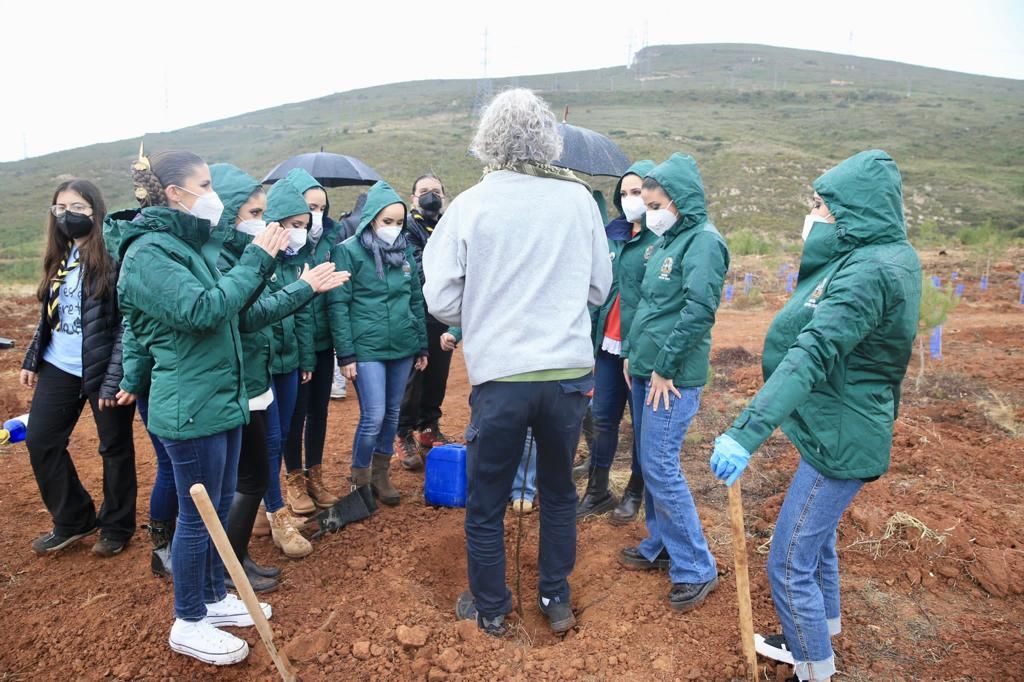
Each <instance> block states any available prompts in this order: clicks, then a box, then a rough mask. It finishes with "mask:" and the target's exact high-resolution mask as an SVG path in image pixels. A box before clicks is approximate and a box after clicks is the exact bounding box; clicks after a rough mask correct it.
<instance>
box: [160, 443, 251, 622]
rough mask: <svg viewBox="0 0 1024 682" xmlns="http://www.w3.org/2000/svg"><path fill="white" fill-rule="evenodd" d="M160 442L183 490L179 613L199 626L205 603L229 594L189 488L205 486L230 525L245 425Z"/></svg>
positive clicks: (174, 549) (174, 559) (176, 556)
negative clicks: (220, 431) (214, 433)
mask: <svg viewBox="0 0 1024 682" xmlns="http://www.w3.org/2000/svg"><path fill="white" fill-rule="evenodd" d="M160 442H162V443H163V446H164V448H166V449H167V454H168V456H169V457H170V458H171V464H172V465H173V466H174V482H175V485H176V486H177V489H178V524H177V527H176V528H175V529H174V542H172V543H171V567H172V570H173V573H174V615H175V616H177V617H178V618H181V619H182V620H187V621H193V622H195V621H199V620H202V619H203V618H205V617H206V604H212V603H214V602H217V601H220V600H221V599H223V598H224V596H225V595H226V594H227V591H226V590H225V589H224V564H223V563H221V560H220V555H218V554H217V550H216V549H215V548H214V546H213V542H212V541H211V540H210V534H209V532H207V530H206V526H205V525H204V524H203V519H202V517H201V516H199V510H198V509H196V504H195V502H193V501H192V496H191V495H189V489H190V488H191V487H192V486H193V485H194V484H196V483H202V484H203V485H204V486H206V492H207V493H209V495H210V500H211V501H212V502H213V506H214V507H215V508H216V510H217V516H218V517H220V522H221V525H225V526H226V525H227V521H228V510H229V509H230V508H231V498H233V497H234V496H235V484H236V481H237V477H238V455H239V452H240V451H241V448H242V427H240V426H236V427H235V428H233V429H231V430H230V431H225V432H224V433H218V434H216V435H214V436H205V437H203V438H193V439H190V440H171V439H169V438H161V439H160Z"/></svg>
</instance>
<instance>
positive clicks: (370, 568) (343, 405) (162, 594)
mask: <svg viewBox="0 0 1024 682" xmlns="http://www.w3.org/2000/svg"><path fill="white" fill-rule="evenodd" d="M1019 260H1020V259H1019V258H1018V261H1019ZM940 263H941V267H942V268H947V267H952V266H951V265H950V263H946V262H944V261H941V260H940V259H932V260H931V263H930V265H932V266H933V269H934V271H935V272H937V273H938V274H943V273H942V271H941V270H939V269H938V268H939V264H940ZM750 265H752V267H756V265H753V264H750ZM961 265H962V263H961ZM1018 265H1019V263H1018ZM1016 272H1017V268H1016V267H1014V266H1013V265H1012V264H1009V263H1007V264H1006V265H1005V266H1003V267H1002V268H1001V270H999V271H998V272H996V273H994V274H993V276H992V278H991V288H990V291H989V292H988V293H986V294H984V295H982V294H980V292H978V291H977V288H978V287H977V282H976V280H975V279H972V278H971V276H970V275H969V274H968V273H966V272H964V271H962V272H961V274H962V276H964V277H966V278H967V292H968V293H967V296H966V298H965V301H964V302H963V303H962V304H961V305H960V307H959V308H958V309H957V310H956V311H954V313H953V314H952V317H951V319H950V320H949V322H948V323H947V325H946V338H945V347H944V353H945V357H944V359H943V360H942V361H941V362H936V363H930V364H929V366H928V369H927V372H926V374H925V377H924V380H923V381H922V382H921V386H920V388H919V389H917V388H915V382H914V377H915V374H916V367H917V365H916V363H917V358H916V356H915V358H914V360H913V363H912V365H911V372H910V375H909V377H908V380H907V382H906V385H905V387H904V403H903V408H902V410H901V415H900V419H899V422H898V424H897V428H896V434H895V447H894V450H893V466H892V469H891V470H890V472H889V473H888V474H887V475H886V476H884V477H883V478H882V479H880V480H879V481H877V482H875V483H871V484H869V485H867V486H865V488H864V489H863V491H862V492H861V493H860V495H859V496H858V497H857V499H856V500H855V501H854V504H853V505H852V507H851V509H850V510H849V512H848V514H847V515H846V516H845V517H844V520H843V523H842V524H841V526H840V534H839V535H840V539H839V545H840V555H841V562H842V576H843V596H844V605H843V619H844V630H843V633H842V635H841V636H840V637H838V638H837V639H836V640H835V645H836V652H837V663H838V667H839V670H840V674H839V676H838V679H848V680H881V679H885V680H888V679H899V680H911V679H914V680H918V679H921V680H995V679H998V680H1009V679H1024V673H1022V672H1021V661H1022V660H1024V596H1022V595H1024V540H1022V538H1024V503H1022V498H1024V469H1022V462H1024V459H1022V455H1024V441H1022V439H1021V437H1022V436H1024V410H1022V407H1021V406H1022V405H1024V344H1022V343H1021V339H1022V338H1024V307H1022V306H1019V305H1018V304H1017V303H1016V295H1017V290H1016V277H1017V274H1016ZM762 277H763V279H764V281H765V282H766V283H768V284H770V286H767V285H766V286H765V287H764V289H765V291H766V303H765V304H764V305H763V306H759V307H758V306H755V307H752V308H749V309H744V310H740V309H739V308H740V306H737V305H732V306H725V308H724V309H723V310H722V312H721V314H720V316H719V322H718V324H717V326H716V328H715V350H714V355H713V359H714V362H713V365H714V370H715V376H714V380H713V382H712V383H711V385H709V386H708V388H707V389H706V390H705V393H704V403H703V406H702V408H701V412H700V414H699V415H698V417H697V419H696V420H695V422H694V425H693V427H692V429H691V432H690V434H689V436H688V437H687V441H686V444H685V446H684V448H683V452H682V455H681V460H682V462H683V467H684V470H685V472H686V475H687V477H688V479H689V482H690V485H691V487H692V489H693V492H694V495H695V497H696V500H697V504H698V507H699V509H700V514H701V518H702V520H703V522H704V528H705V532H706V533H707V536H708V539H709V542H710V544H711V547H712V551H713V552H714V554H715V556H716V559H717V560H718V564H719V567H720V570H721V571H722V574H723V579H722V582H721V585H720V587H719V589H718V590H717V591H716V592H715V593H713V594H712V595H711V596H710V597H709V598H708V600H707V602H706V603H705V605H704V606H703V607H701V608H700V609H698V610H696V611H693V612H690V613H687V614H682V615H680V614H677V613H675V612H673V611H671V610H670V609H668V608H667V605H666V601H665V597H666V594H667V592H668V589H669V584H668V581H667V578H666V576H665V575H664V574H651V573H637V572H630V571H626V570H624V569H622V568H621V567H620V566H619V565H618V564H617V562H616V558H615V557H616V553H617V552H618V550H619V549H620V548H622V547H625V546H627V545H630V544H635V543H636V542H637V541H638V540H639V539H640V538H642V537H643V535H644V528H643V525H642V523H640V522H637V523H635V524H633V525H632V526H629V527H627V528H615V527H612V526H611V525H609V524H608V523H607V522H606V521H605V520H603V519H595V520H592V521H588V522H586V523H583V524H581V526H580V532H579V558H578V561H577V565H576V571H575V572H574V574H573V576H572V579H571V582H572V588H573V601H574V607H575V609H576V611H577V614H578V617H579V626H578V627H577V628H576V630H574V631H572V632H570V633H569V634H568V636H566V637H565V638H564V639H563V638H560V637H555V636H553V635H552V634H551V633H550V632H549V631H547V630H546V628H545V625H544V622H543V620H542V617H541V616H540V614H539V612H538V611H537V608H536V606H535V589H536V570H535V562H536V541H537V534H538V527H537V520H538V519H537V516H536V514H534V515H532V516H529V517H526V519H525V521H524V523H523V548H524V552H523V554H524V556H523V560H522V596H523V602H524V603H523V610H524V612H525V614H524V619H523V620H522V621H521V627H519V628H518V629H517V633H516V635H515V636H514V637H513V638H511V639H509V640H505V641H495V640H491V639H486V638H483V637H481V636H480V635H479V634H478V633H477V632H475V631H474V630H473V629H472V628H469V629H468V630H467V629H465V628H459V627H457V626H456V623H455V622H454V618H453V605H454V602H455V597H456V596H457V595H458V593H459V592H460V591H461V590H463V589H464V588H465V585H466V577H465V562H466V560H465V550H464V543H463V533H462V521H463V514H462V512H461V511H460V510H447V509H434V508H431V507H428V506H426V505H425V504H424V503H423V501H422V477H421V475H417V474H410V473H406V472H404V471H401V470H399V469H398V468H397V467H396V469H395V471H394V478H395V480H396V483H397V485H398V487H399V488H400V489H401V490H402V491H403V493H404V498H403V503H402V505H401V506H400V507H398V508H397V509H384V510H383V511H382V512H381V513H379V514H378V515H376V516H375V517H374V518H372V519H371V520H369V521H368V522H366V523H363V524H359V525H355V526H351V527H349V528H346V529H345V530H343V531H342V532H340V533H338V534H335V535H332V536H329V537H327V538H325V539H322V540H319V541H316V542H315V546H316V551H315V552H314V554H313V555H312V556H310V557H309V558H307V559H305V560H302V561H297V562H291V561H287V560H283V559H281V558H280V556H279V555H278V554H277V553H276V551H275V550H274V548H273V546H272V545H271V544H270V541H269V539H256V540H254V543H253V552H254V554H255V555H256V557H257V558H258V559H261V560H263V561H266V562H274V563H277V564H280V565H283V566H284V570H285V573H284V580H283V583H282V587H281V589H280V590H279V591H278V592H276V593H274V594H272V595H269V599H268V601H270V602H271V603H272V604H273V607H274V618H273V621H272V625H273V628H274V636H275V641H276V642H277V643H278V645H279V646H282V647H283V648H284V650H285V651H286V652H287V653H288V655H289V656H290V657H291V659H292V661H293V662H294V664H295V667H296V668H297V670H298V671H299V673H300V674H301V676H302V677H303V679H306V680H317V679H324V680H326V679H333V680H336V679H344V680H349V679H380V680H394V679H420V680H422V679H429V680H440V679H450V680H460V679H465V680H473V679H522V680H526V679H529V680H571V679H578V680H618V679H655V680H687V679H691V680H692V679H700V680H727V679H737V678H741V677H742V675H743V672H744V665H743V662H742V655H741V653H740V650H739V645H738V638H739V635H738V626H737V617H736V596H735V589H734V586H735V582H734V580H733V577H732V564H733V561H732V547H731V545H730V533H729V526H728V519H727V514H726V501H725V500H726V496H725V491H724V489H723V488H722V487H721V486H720V485H717V484H716V483H715V481H714V480H713V478H712V477H711V475H710V472H709V471H708V467H707V459H708V456H709V455H710V448H711V441H712V440H713V438H714V437H715V436H716V435H717V434H718V433H720V432H721V430H722V429H723V428H724V427H725V426H727V425H728V423H729V422H730V421H731V419H732V418H733V417H734V416H735V415H736V414H737V412H738V411H739V409H740V408H741V406H742V405H743V404H744V402H745V401H746V400H748V399H749V396H750V395H752V394H753V393H754V391H756V389H757V388H758V387H759V386H760V384H761V376H760V364H759V361H760V350H761V342H762V339H763V336H764V332H765V330H766V329H767V326H768V324H769V323H770V321H771V318H772V316H773V314H774V312H775V310H777V308H778V307H779V306H780V305H781V303H782V301H783V300H784V294H782V293H781V291H780V288H781V285H780V284H779V283H778V282H775V281H774V278H773V277H772V276H771V275H770V274H763V273H762ZM739 288H740V287H737V289H739ZM36 311H37V306H36V304H35V303H34V302H33V301H32V300H30V299H29V298H27V297H14V296H6V297H5V298H4V300H0V320H4V328H3V329H2V330H0V335H3V336H13V337H14V338H15V339H16V340H17V341H18V348H16V349H15V350H13V351H0V416H3V417H4V418H6V416H13V415H15V414H18V413H20V412H22V411H25V409H26V408H27V405H28V402H29V399H30V398H31V395H30V392H29V391H27V390H24V389H21V388H20V387H18V385H17V369H18V368H19V367H20V364H21V358H22V353H23V352H24V347H25V345H26V344H27V342H28V341H29V339H30V337H31V332H32V328H33V325H34V319H35V315H36V314H37V313H36ZM468 390H469V388H468V385H467V383H466V378H465V370H464V367H463V364H462V360H461V356H457V358H456V361H455V363H454V365H453V370H452V380H451V383H450V387H449V392H448V399H447V401H446V414H445V418H444V423H443V426H444V428H445V430H446V431H448V432H449V433H455V434H457V433H461V432H462V431H463V430H464V428H465V426H466V423H467V421H468V418H469V411H468V406H467V397H468ZM357 411H358V410H357V406H356V403H355V401H354V400H352V399H350V400H348V401H341V402H339V401H335V402H333V403H332V406H331V416H330V430H329V438H328V447H327V455H326V461H325V469H326V471H327V479H328V482H329V483H331V484H333V485H334V486H335V487H336V488H339V489H340V488H341V487H342V486H343V479H344V477H345V475H346V474H347V468H348V459H349V452H350V443H351V438H352V432H353V428H354V425H355V422H356V419H357ZM623 431H624V433H623V438H622V443H621V445H622V447H621V448H620V454H619V459H618V463H617V465H616V468H617V469H619V470H625V469H626V468H627V467H628V464H627V457H626V454H625V453H626V451H627V448H628V443H629V437H630V433H629V425H628V421H627V422H626V423H625V424H624V428H623ZM96 445H97V442H96V435H95V429H94V427H93V425H92V421H91V418H90V417H89V415H88V408H87V410H86V413H85V414H84V415H83V418H82V420H81V422H80V426H79V428H78V429H77V430H76V432H75V434H74V436H73V437H72V443H71V449H72V452H73V453H74V456H75V460H76V462H77V465H78V467H79V472H80V475H81V477H82V480H83V482H84V483H85V485H86V487H87V488H88V489H89V490H91V491H94V493H97V494H98V493H99V491H100V490H101V485H100V461H99V456H98V455H97V453H96ZM136 447H137V449H138V471H139V491H140V493H139V522H140V523H142V522H144V521H145V518H146V517H145V513H146V510H147V508H148V507H147V503H148V493H149V486H150V484H151V482H152V478H153V473H154V468H155V467H154V460H153V455H152V449H151V446H150V444H149V442H148V439H147V438H146V436H145V433H144V432H143V430H142V428H141V423H139V422H137V430H136ZM796 460H797V457H796V453H795V451H794V450H793V449H792V448H791V447H790V446H789V445H788V443H787V441H786V440H785V439H784V438H783V437H782V436H780V435H776V436H775V437H773V438H772V439H771V440H770V441H769V443H768V444H767V445H766V447H765V448H764V449H763V450H762V451H761V452H760V453H759V456H758V457H755V459H754V460H753V463H752V464H751V468H750V471H749V472H748V474H747V475H746V476H745V477H744V481H743V487H744V498H745V503H746V523H747V552H748V555H749V559H750V566H751V583H752V599H753V610H754V621H755V627H756V628H757V629H759V630H762V631H775V630H776V629H777V627H778V625H777V621H776V618H775V615H774V610H773V608H772V604H771V598H770V595H769V592H768V586H767V580H766V577H765V570H764V564H765V558H766V552H767V543H768V540H769V538H770V535H771V529H772V523H773V522H774V518H775V516H776V514H777V512H778V509H779V507H780V505H781V502H782V497H783V494H784V492H785V489H786V486H787V484H788V480H789V477H790V475H791V472H792V471H793V469H794V466H795V464H796ZM898 512H904V513H906V514H910V515H912V516H913V517H916V519H918V520H919V521H920V522H921V523H923V524H924V526H927V528H928V529H930V530H932V531H935V532H936V533H938V534H940V536H941V537H942V540H941V541H936V540H934V539H930V538H929V537H924V538H922V537H921V535H922V531H921V529H919V528H918V529H915V528H913V527H910V526H907V525H901V524H898V523H895V520H898V519H900V518H904V517H896V519H895V520H894V522H893V523H892V524H890V528H889V530H890V533H889V536H888V537H886V526H887V522H889V521H890V519H892V518H893V517H894V515H895V514H897V513H898ZM0 518H4V519H6V520H7V521H6V522H5V524H4V528H3V531H2V532H0V625H2V631H3V645H2V647H0V679H2V680H8V679H32V680H37V679H58V678H63V679H76V680H77V679H88V680H93V679H110V678H117V679H142V680H172V679H177V680H181V679H197V678H210V677H214V676H216V677H219V678H221V679H225V680H243V679H244V680H249V679H274V678H275V675H276V673H275V671H274V668H273V665H272V664H271V662H270V658H269V656H268V655H267V653H266V652H265V651H264V650H263V647H262V645H261V644H260V643H259V641H258V637H257V635H256V633H255V631H253V630H251V629H243V630H240V631H238V634H239V635H240V636H243V637H245V638H246V639H247V640H248V642H249V644H250V646H251V647H252V654H251V655H250V657H249V659H248V660H247V661H246V662H245V663H243V664H241V665H239V666H235V667H233V668H230V669H224V670H215V669H213V668H211V667H207V666H204V665H202V664H200V663H198V662H196V661H193V660H191V659H187V658H185V657H182V656H179V655H177V654H174V653H172V652H171V651H170V650H169V648H168V647H167V644H166V639H167V634H168V629H169V627H170V625H171V619H172V599H171V590H170V584H169V583H166V582H163V581H161V580H159V579H157V578H154V577H153V576H152V575H151V574H150V572H149V550H150V546H149V542H148V539H147V537H146V535H145V533H144V532H143V531H139V532H138V533H137V534H136V537H135V540H134V542H133V543H132V544H131V545H130V546H129V548H128V549H127V550H126V551H125V552H124V553H123V554H122V555H119V556H117V557H114V558H112V559H106V560H103V559H99V558H96V557H94V556H93V555H92V554H91V553H90V552H89V550H88V548H89V543H87V542H86V543H80V544H79V545H78V546H75V547H74V548H71V549H69V550H67V551H66V552H64V553H63V554H61V555H58V556H55V557H48V558H44V559H41V558H37V557H36V556H34V555H33V554H32V553H31V551H30V550H29V543H30V542H31V540H32V539H33V538H34V537H36V536H37V535H38V534H40V533H42V532H44V531H46V530H48V529H49V528H50V525H49V524H50V521H49V517H48V514H47V512H46V510H45V509H44V508H43V505H42V503H41V501H40V499H39V495H38V491H37V489H36V485H35V481H34V479H33V477H32V471H31V468H30V466H29V463H28V458H27V454H26V452H25V449H24V446H22V445H17V446H8V447H5V448H0ZM516 528H517V521H516V518H515V517H513V516H512V515H509V516H508V518H507V521H506V539H507V546H508V548H509V557H510V558H509V583H510V585H512V586H513V591H514V590H515V568H514V566H515V563H514V560H513V554H512V552H513V548H514V545H515V537H516ZM399 626H420V627H422V628H423V629H424V630H425V632H426V633H427V638H426V644H425V645H424V646H422V647H418V648H415V647H410V648H406V647H403V646H402V644H400V643H399V642H398V640H397V636H396V629H397V628H399ZM764 663H765V661H763V660H762V661H761V664H762V665H763V664H764ZM784 674H788V671H786V670H784V669H783V668H782V667H779V668H778V669H776V668H775V667H774V666H767V667H766V668H765V669H763V671H762V679H769V680H772V679H781V678H782V676H783V675H784Z"/></svg>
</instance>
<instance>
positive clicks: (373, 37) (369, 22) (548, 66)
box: [0, 0, 1024, 161]
mask: <svg viewBox="0 0 1024 682" xmlns="http://www.w3.org/2000/svg"><path fill="white" fill-rule="evenodd" d="M606 7H624V8H628V11H623V10H618V11H610V10H608V9H605V8H606ZM2 10H3V21H2V24H0V64H2V73H3V75H2V77H0V78H2V81H0V82H2V84H3V98H2V102H3V106H2V107H0V112H2V113H0V161H10V160H16V159H21V158H23V157H25V156H26V155H27V156H37V155H40V154H46V153H49V152H53V151H58V150H61V149H68V148H71V147H79V146H83V145H87V144H92V143H95V142H103V141H110V140H117V139H122V138H129V137H138V136H140V135H142V134H143V133H146V132H157V131H163V130H173V129H176V128H180V127H183V126H187V125H192V124H196V123H201V122H203V121H209V120H214V119H219V118H224V117H226V116H233V115H236V114H240V113H244V112H247V111H253V110H256V109H263V108H267V107H271V106H275V105H278V104H283V103H286V102H295V101H300V100H305V99H311V98H314V97H320V96H323V95H327V94H330V93H334V92H340V91H344V90H350V89H353V88H358V87H364V86H368V85H378V84H382V83H390V82H396V81H403V80H418V79H425V78H476V77H479V76H480V75H481V74H482V73H483V55H484V50H483V45H484V38H483V36H484V30H485V29H486V30H487V32H488V47H489V49H488V66H487V71H488V73H489V75H491V76H511V75H522V74H532V73H549V72H562V71H572V70H578V69H590V68H598V67H604V66H612V65H616V64H624V63H625V62H626V59H627V55H628V54H629V49H630V47H632V49H633V50H636V49H638V48H639V47H641V46H642V45H643V44H644V41H645V40H646V41H647V43H648V44H651V45H656V44H675V43H720V42H732V43H763V44H769V45H779V46H784V47H795V48H805V49H813V50H823V51H827V52H839V53H845V54H854V55H859V56H864V57H876V58H879V59H891V60H896V61H902V62H909V63H912V64H922V65H926V66H934V67H939V68H944V69H952V70H955V71H966V72H971V73H980V74H986V75H993V76H1004V77H1009V78H1018V79H1020V78H1024V1H1022V0H987V1H986V0H979V1H975V2H966V1H964V2H936V1H935V0H931V1H922V0H905V1H901V0H845V1H844V2H830V1H829V0H816V1H804V0H774V1H772V2H764V1H760V2H756V1H751V2H738V1H734V0H712V1H710V2H708V1H705V2H686V1H684V0H615V2H614V3H610V2H595V1H593V0H591V2H586V3H582V2H571V1H569V2H567V1H561V2H557V1H552V0H542V1H538V0H511V1H508V0H505V1H502V0H498V1H493V0H490V1H488V0H475V1H468V0H461V1H458V2H443V1H441V0H427V1H421V2H407V1H401V2H400V1H395V0H374V1H373V2H363V3H357V2H351V1H349V2H338V1H335V2H317V1H314V0H307V1H306V2H297V1H295V0H291V1H290V2H288V1H285V2H282V1H281V0H277V1H275V2H260V1H257V0H248V1H246V2H242V1H240V0H205V1H203V2H197V1H195V0H171V1H170V2H167V3H155V2H139V1H135V2H127V1H125V0H111V1H109V2H89V3H87V2H81V0H73V1H66V0H57V1H49V2H48V1H46V0H4V2H3V4H2Z"/></svg>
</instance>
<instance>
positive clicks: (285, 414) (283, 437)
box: [263, 369, 299, 513]
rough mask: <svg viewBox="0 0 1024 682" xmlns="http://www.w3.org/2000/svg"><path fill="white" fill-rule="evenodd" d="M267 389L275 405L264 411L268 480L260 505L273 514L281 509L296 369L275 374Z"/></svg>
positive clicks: (297, 390) (293, 407)
mask: <svg viewBox="0 0 1024 682" xmlns="http://www.w3.org/2000/svg"><path fill="white" fill-rule="evenodd" d="M270 389H271V390H272V391H273V392H274V402H272V403H270V407H268V408H267V465H268V468H269V471H270V478H269V480H268V481H267V492H266V493H265V494H264V495H263V504H264V505H266V507H267V511H268V512H270V513H274V512H276V511H277V510H278V509H281V508H282V507H284V498H283V497H281V453H282V451H283V450H284V444H285V442H286V441H287V440H288V431H289V429H290V428H291V423H292V413H294V412H295V399H296V396H297V395H298V393H299V370H297V369H295V370H292V371H291V372H288V373H287V374H274V375H273V376H272V377H271V382H270Z"/></svg>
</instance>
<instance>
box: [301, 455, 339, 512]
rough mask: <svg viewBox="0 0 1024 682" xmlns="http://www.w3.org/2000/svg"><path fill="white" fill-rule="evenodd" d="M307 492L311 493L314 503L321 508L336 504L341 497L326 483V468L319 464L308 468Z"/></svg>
mask: <svg viewBox="0 0 1024 682" xmlns="http://www.w3.org/2000/svg"><path fill="white" fill-rule="evenodd" d="M306 492H308V493H309V496H310V498H311V499H312V500H313V504H315V505H316V506H318V507H320V508H321V509H327V508H328V507H332V506H334V504H335V503H336V502H337V501H338V500H339V499H340V498H339V497H338V496H337V495H335V494H334V493H332V492H331V491H330V490H328V489H327V486H326V485H324V470H323V467H322V466H321V465H319V464H317V465H316V466H315V467H310V468H309V469H307V470H306Z"/></svg>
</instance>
